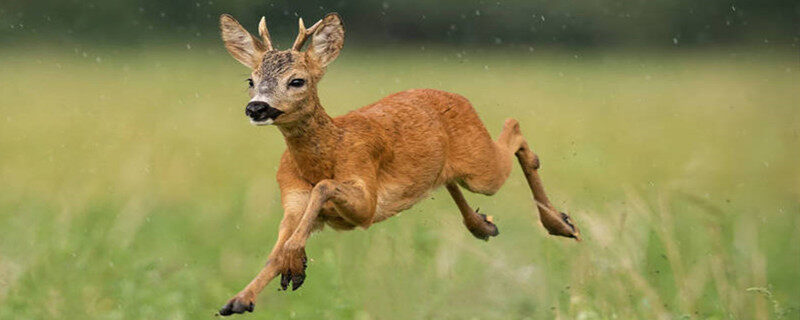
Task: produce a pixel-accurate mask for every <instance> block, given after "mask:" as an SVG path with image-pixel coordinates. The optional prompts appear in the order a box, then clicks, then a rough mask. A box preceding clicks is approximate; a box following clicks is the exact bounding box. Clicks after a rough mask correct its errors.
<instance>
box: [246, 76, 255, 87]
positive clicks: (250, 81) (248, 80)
mask: <svg viewBox="0 0 800 320" xmlns="http://www.w3.org/2000/svg"><path fill="white" fill-rule="evenodd" d="M247 84H248V85H250V88H252V87H253V85H254V84H253V79H250V78H247Z"/></svg>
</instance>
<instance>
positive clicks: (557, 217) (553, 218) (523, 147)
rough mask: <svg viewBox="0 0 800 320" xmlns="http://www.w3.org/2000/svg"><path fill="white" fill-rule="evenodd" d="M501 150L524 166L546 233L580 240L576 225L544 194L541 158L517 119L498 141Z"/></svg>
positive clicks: (509, 120)
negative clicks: (540, 172) (528, 140)
mask: <svg viewBox="0 0 800 320" xmlns="http://www.w3.org/2000/svg"><path fill="white" fill-rule="evenodd" d="M496 143H497V146H498V147H500V148H501V149H504V150H505V151H506V154H514V155H516V156H517V160H519V164H520V166H522V172H523V173H524V174H525V179H526V180H527V181H528V186H529V187H530V188H531V192H532V193H533V198H534V200H535V202H536V207H537V208H538V209H539V220H540V221H541V222H542V225H544V227H545V229H547V231H548V232H549V233H550V234H552V235H557V236H563V237H569V238H574V239H576V240H580V231H579V230H578V227H576V226H575V224H574V223H573V222H572V220H571V219H570V217H569V216H568V215H567V214H566V213H563V212H559V211H558V210H556V208H555V207H554V206H553V204H552V203H550V200H549V199H548V198H547V195H546V194H545V192H544V186H543V185H542V179H541V178H540V177H539V172H538V170H539V167H540V163H539V157H538V156H537V155H536V154H535V153H533V151H532V150H531V148H530V146H528V143H527V142H526V141H525V138H524V137H523V136H522V132H521V131H520V129H519V122H518V121H517V120H515V119H511V118H509V119H507V120H506V122H505V125H504V126H503V131H502V132H501V133H500V137H499V138H498V139H497V142H496Z"/></svg>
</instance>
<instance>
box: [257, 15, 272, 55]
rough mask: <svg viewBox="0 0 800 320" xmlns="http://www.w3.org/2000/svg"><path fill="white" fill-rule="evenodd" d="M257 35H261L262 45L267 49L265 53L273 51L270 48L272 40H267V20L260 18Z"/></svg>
mask: <svg viewBox="0 0 800 320" xmlns="http://www.w3.org/2000/svg"><path fill="white" fill-rule="evenodd" d="M258 34H259V35H261V40H262V41H264V45H265V46H266V47H267V51H272V50H274V49H273V47H272V40H271V39H270V38H269V30H267V19H266V18H265V17H261V22H259V23H258Z"/></svg>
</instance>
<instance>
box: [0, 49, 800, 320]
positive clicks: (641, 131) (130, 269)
mask: <svg viewBox="0 0 800 320" xmlns="http://www.w3.org/2000/svg"><path fill="white" fill-rule="evenodd" d="M766 51H767V50H764V49H748V48H716V49H708V50H695V51H692V50H685V51H676V50H672V51H665V52H659V51H655V50H653V51H647V52H637V51H636V50H630V51H620V52H602V51H596V52H595V51H585V52H580V53H579V54H575V53H574V52H568V51H547V50H544V51H539V50H536V51H533V52H530V51H528V50H527V48H526V49H524V50H513V49H508V50H497V51H478V52H476V51H474V50H467V51H461V50H460V49H454V48H438V49H431V48H427V49H424V50H423V49H419V48H418V49H403V50H351V49H348V48H345V51H344V53H343V54H342V55H341V56H340V58H339V60H338V61H337V62H335V63H334V64H333V65H332V66H331V67H330V68H329V70H328V75H327V76H326V78H325V80H323V83H322V84H321V88H320V95H321V99H322V101H323V104H324V105H325V106H326V107H327V109H328V111H329V113H331V114H333V115H339V114H343V113H344V112H346V111H348V110H351V109H354V108H357V107H359V106H362V105H365V104H367V103H370V102H372V101H375V100H377V99H379V98H380V97H382V96H385V95H387V94H390V93H392V92H395V91H400V90H404V89H408V88H417V87H430V88H438V89H444V90H448V91H453V92H456V93H460V94H462V95H464V96H466V97H467V98H468V99H470V100H471V101H472V102H473V104H474V105H475V108H476V109H477V110H478V112H479V114H480V116H481V118H482V119H483V120H484V122H485V123H486V125H487V127H488V129H489V131H490V132H491V133H492V134H493V135H496V134H497V133H498V132H499V130H500V128H501V124H502V121H503V120H504V119H505V118H506V117H512V116H513V117H515V118H517V119H519V120H520V122H521V124H522V129H523V133H524V134H525V135H526V136H527V137H528V140H529V142H530V143H531V145H532V146H533V148H534V150H535V151H536V152H537V153H538V154H539V155H540V157H541V159H542V164H543V167H542V171H541V173H542V177H543V179H544V182H545V186H546V187H547V188H548V191H549V194H550V197H551V199H552V200H553V201H554V202H555V204H556V205H557V206H558V207H559V208H560V209H562V210H565V211H567V212H569V213H570V214H571V215H572V217H573V218H574V219H575V221H576V222H577V223H578V225H579V226H580V227H581V228H582V231H583V234H584V237H585V241H584V242H582V243H575V242H573V241H570V240H566V239H564V238H555V237H551V236H547V235H546V232H545V231H544V229H543V228H542V227H541V226H540V225H539V223H538V220H537V218H536V213H535V210H534V206H533V204H532V200H531V197H530V192H529V191H528V189H527V187H526V184H525V180H524V178H523V176H522V173H521V170H519V168H517V167H515V168H514V171H513V172H512V175H511V178H510V179H509V180H508V182H507V183H506V185H505V186H504V187H503V189H502V190H501V191H500V192H499V193H498V194H497V195H495V196H493V197H485V196H479V195H472V194H468V195H467V198H468V200H469V201H470V202H471V204H472V205H473V206H477V207H480V208H481V212H487V213H489V214H492V215H494V216H495V218H496V222H497V224H498V226H499V228H500V231H501V234H500V236H499V237H497V238H493V239H492V240H491V241H489V242H482V241H479V240H476V239H474V238H472V236H471V235H470V234H469V233H468V232H467V231H466V229H465V228H464V227H463V225H462V224H461V221H460V216H459V213H458V210H457V209H456V207H455V205H454V204H453V203H452V200H451V199H450V198H449V196H448V195H447V193H446V192H445V191H443V190H438V191H436V192H433V193H432V194H431V195H430V197H429V198H430V199H428V200H425V201H423V202H421V203H419V204H417V205H416V206H415V207H414V208H412V209H411V210H408V211H406V212H404V213H403V214H401V215H399V216H397V217H395V218H393V219H390V220H388V221H386V222H383V223H380V224H376V225H374V226H372V227H371V228H370V229H368V230H366V231H365V230H356V231H351V232H335V231H332V230H329V229H327V230H324V231H323V232H321V233H317V234H315V235H314V236H313V237H312V238H311V239H310V240H309V246H308V248H307V251H308V254H309V257H310V258H311V259H312V260H311V261H310V263H309V268H308V278H307V279H306V283H305V284H304V286H303V287H302V288H301V289H300V290H298V291H296V292H276V288H277V283H273V284H271V285H270V286H269V287H268V288H267V289H266V290H264V292H263V293H262V294H261V296H260V297H259V299H258V301H257V303H256V310H255V313H253V314H248V315H246V316H245V317H240V318H242V319H244V318H247V319H286V318H297V319H525V318H527V319H551V318H557V319H767V318H771V319H797V318H798V317H800V214H799V213H800V202H799V201H798V199H800V166H799V165H798V159H800V66H798V62H797V52H796V49H792V50H786V51H770V52H766ZM0 70H1V71H0V74H2V77H0V234H1V235H2V236H0V319H86V318H91V319H94V318H97V319H213V318H214V313H215V312H216V310H217V309H218V308H219V307H220V306H222V305H223V304H224V303H225V302H226V301H227V299H228V298H230V297H231V296H232V295H233V294H235V293H236V292H237V291H238V290H239V289H241V288H242V287H243V286H244V285H245V284H246V283H247V282H249V280H250V279H251V278H252V277H253V276H254V275H255V274H256V272H257V271H258V270H259V268H260V267H261V266H262V265H263V263H264V262H265V259H266V255H267V253H268V251H269V249H270V248H271V246H272V244H273V241H274V239H275V237H276V232H277V226H278V222H279V220H280V218H281V215H282V212H281V208H280V201H279V200H280V199H279V194H278V189H277V184H276V182H275V179H274V177H275V172H276V169H277V164H278V159H279V156H280V154H281V153H282V152H283V150H284V143H283V140H282V137H281V135H280V134H279V133H278V131H277V130H276V129H275V128H272V127H253V126H251V125H250V124H249V123H248V121H247V119H246V118H245V116H244V105H245V103H246V101H247V100H248V98H247V95H246V84H245V81H244V79H245V78H247V76H248V73H249V71H248V70H246V69H245V68H244V67H242V66H241V65H239V64H238V63H237V62H235V61H234V60H233V59H231V58H230V57H228V55H227V53H226V52H225V51H224V50H223V49H222V48H221V45H219V46H208V47H205V46H195V47H192V48H188V47H184V46H176V47H162V48H156V49H150V50H145V49H128V48H102V49H97V48H88V47H78V48H72V47H66V48H59V47H45V48H31V49H22V48H18V49H8V48H7V49H4V50H3V51H0ZM254 168H255V169H254Z"/></svg>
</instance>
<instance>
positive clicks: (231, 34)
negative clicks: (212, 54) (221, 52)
mask: <svg viewBox="0 0 800 320" xmlns="http://www.w3.org/2000/svg"><path fill="white" fill-rule="evenodd" d="M219 29H220V31H222V41H223V42H225V49H228V52H230V53H231V55H232V56H233V58H234V59H236V60H238V61H239V62H241V63H242V64H243V65H245V66H247V67H248V68H250V69H254V68H255V67H256V66H257V65H258V60H259V58H260V57H261V54H263V53H264V52H265V51H267V48H266V46H264V43H262V42H261V40H258V38H256V37H253V35H251V34H250V33H249V32H247V30H245V29H244V27H242V25H241V24H239V21H236V19H234V18H233V17H232V16H231V15H229V14H223V15H221V16H220V17H219Z"/></svg>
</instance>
